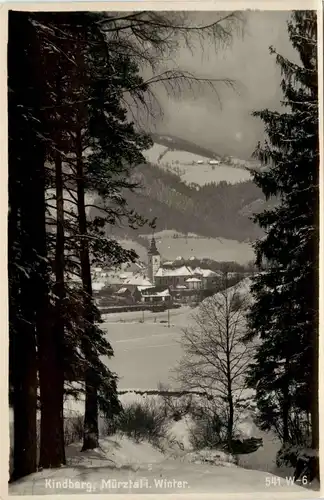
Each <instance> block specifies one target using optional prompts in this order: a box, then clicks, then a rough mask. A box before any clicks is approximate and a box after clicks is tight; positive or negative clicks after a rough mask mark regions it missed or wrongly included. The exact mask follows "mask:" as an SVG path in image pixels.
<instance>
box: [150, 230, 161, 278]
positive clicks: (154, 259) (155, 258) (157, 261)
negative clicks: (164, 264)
mask: <svg viewBox="0 0 324 500" xmlns="http://www.w3.org/2000/svg"><path fill="white" fill-rule="evenodd" d="M160 266H161V255H160V253H159V251H158V249H157V248H156V242H155V238H154V236H153V237H152V240H151V246H150V249H149V251H148V278H149V280H150V281H151V282H152V284H153V285H155V275H156V273H157V271H158V269H159V268H160Z"/></svg>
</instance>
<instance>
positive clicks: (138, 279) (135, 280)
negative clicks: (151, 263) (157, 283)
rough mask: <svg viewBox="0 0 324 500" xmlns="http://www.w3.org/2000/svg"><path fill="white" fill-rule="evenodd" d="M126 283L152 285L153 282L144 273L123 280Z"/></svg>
mask: <svg viewBox="0 0 324 500" xmlns="http://www.w3.org/2000/svg"><path fill="white" fill-rule="evenodd" d="M123 283H124V284H125V285H137V286H148V287H150V286H152V283H151V282H150V280H148V279H147V278H144V276H142V275H134V276H132V277H130V278H128V279H126V280H124V282H123Z"/></svg>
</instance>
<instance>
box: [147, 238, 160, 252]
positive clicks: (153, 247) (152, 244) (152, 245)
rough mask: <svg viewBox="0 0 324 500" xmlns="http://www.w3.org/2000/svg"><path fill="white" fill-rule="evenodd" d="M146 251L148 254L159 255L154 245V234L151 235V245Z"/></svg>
mask: <svg viewBox="0 0 324 500" xmlns="http://www.w3.org/2000/svg"><path fill="white" fill-rule="evenodd" d="M148 253H149V255H160V253H159V251H158V249H157V247H156V241H155V238H154V235H153V236H152V239H151V245H150V248H149V251H148Z"/></svg>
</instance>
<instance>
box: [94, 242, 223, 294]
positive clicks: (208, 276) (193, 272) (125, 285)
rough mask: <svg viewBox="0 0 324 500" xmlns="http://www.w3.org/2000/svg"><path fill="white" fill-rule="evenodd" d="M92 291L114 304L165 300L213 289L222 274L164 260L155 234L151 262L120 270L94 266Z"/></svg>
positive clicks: (135, 264) (127, 265)
mask: <svg viewBox="0 0 324 500" xmlns="http://www.w3.org/2000/svg"><path fill="white" fill-rule="evenodd" d="M92 275H93V276H92V279H93V290H94V292H97V295H98V296H100V297H101V299H100V300H105V301H106V302H107V301H108V300H109V301H110V302H111V303H113V304H116V303H129V304H136V303H147V302H149V303H155V302H159V303H165V304H170V303H171V302H172V301H174V300H180V299H181V298H183V299H184V300H186V299H187V298H188V297H192V296H194V295H195V294H196V295H197V294H198V293H199V292H200V291H201V290H206V289H211V288H214V287H215V286H216V284H217V281H218V280H219V278H220V274H219V273H216V272H214V271H211V270H210V269H201V268H200V267H196V268H192V267H190V266H187V265H183V264H182V263H181V259H178V260H177V259H176V262H173V263H171V262H165V263H164V264H163V263H162V262H161V255H160V253H159V252H158V250H157V248H156V243H155V240H154V237H153V238H152V241H151V245H150V248H149V251H148V265H147V266H145V264H143V263H141V262H136V263H131V264H124V265H122V266H120V267H119V268H118V269H114V270H111V269H110V270H105V269H101V268H94V269H93V272H92Z"/></svg>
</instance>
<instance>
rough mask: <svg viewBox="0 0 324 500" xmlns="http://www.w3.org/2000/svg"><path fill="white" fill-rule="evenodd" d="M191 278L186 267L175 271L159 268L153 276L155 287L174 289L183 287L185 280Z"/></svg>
mask: <svg viewBox="0 0 324 500" xmlns="http://www.w3.org/2000/svg"><path fill="white" fill-rule="evenodd" d="M192 277H193V272H192V269H191V268H189V267H187V266H181V267H178V268H175V269H165V268H163V267H160V268H159V269H158V271H157V273H156V275H155V283H156V284H157V285H161V286H162V285H165V286H170V287H173V288H176V287H177V286H179V285H180V286H185V285H186V280H187V279H188V278H192Z"/></svg>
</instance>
